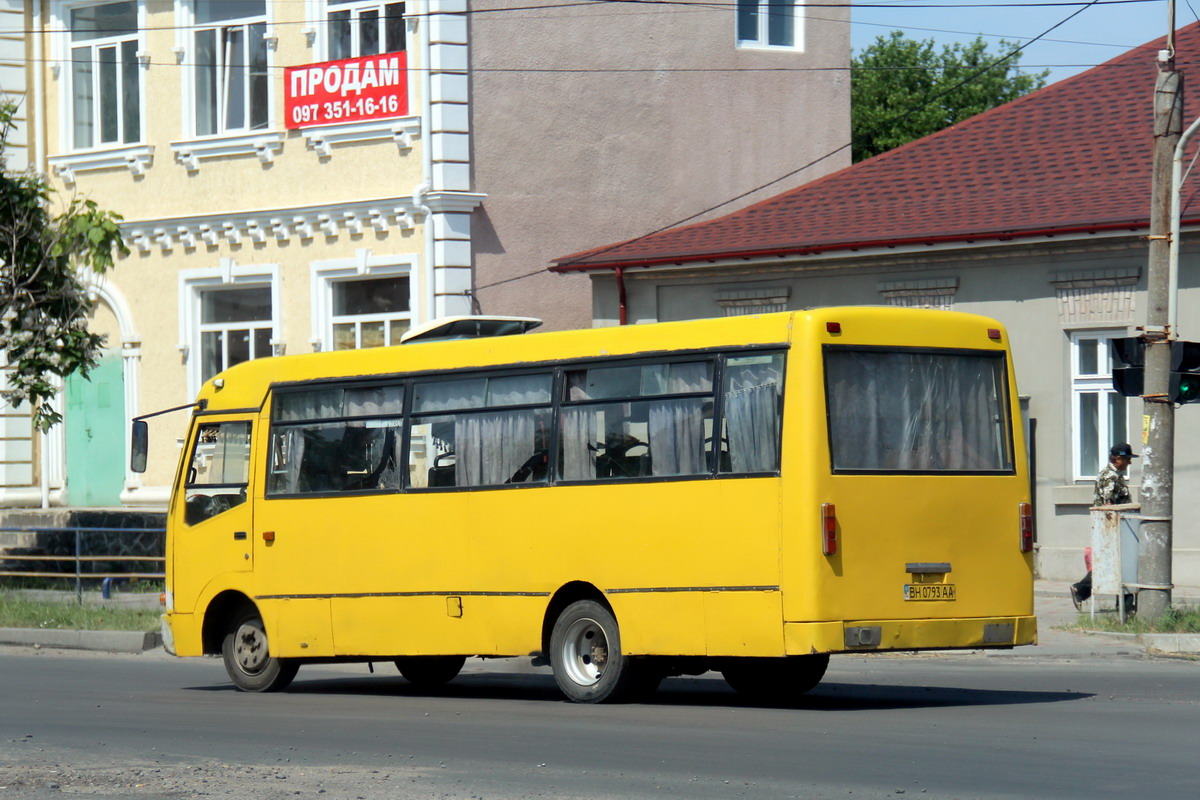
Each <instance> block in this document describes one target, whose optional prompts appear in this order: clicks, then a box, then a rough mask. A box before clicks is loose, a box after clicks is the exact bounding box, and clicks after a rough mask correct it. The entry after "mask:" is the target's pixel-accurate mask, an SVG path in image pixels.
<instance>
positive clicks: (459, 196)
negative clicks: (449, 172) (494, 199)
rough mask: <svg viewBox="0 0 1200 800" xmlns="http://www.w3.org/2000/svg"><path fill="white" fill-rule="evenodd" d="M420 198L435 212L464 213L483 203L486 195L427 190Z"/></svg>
mask: <svg viewBox="0 0 1200 800" xmlns="http://www.w3.org/2000/svg"><path fill="white" fill-rule="evenodd" d="M422 199H423V200H424V204H425V205H426V206H428V207H429V210H430V211H432V212H433V213H435V214H452V213H459V214H464V213H470V212H471V211H474V210H475V209H477V208H479V207H480V206H481V205H483V201H484V200H487V195H486V194H484V193H482V192H429V193H428V194H426V195H424V197H423V198H422Z"/></svg>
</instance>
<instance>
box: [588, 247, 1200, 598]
mask: <svg viewBox="0 0 1200 800" xmlns="http://www.w3.org/2000/svg"><path fill="white" fill-rule="evenodd" d="M1146 258H1147V253H1146V247H1145V243H1144V242H1143V241H1141V240H1138V239H1134V238H1131V237H1127V236H1113V237H1084V238H1075V239H1072V240H1068V241H1063V240H1055V241H1053V242H1051V241H1047V242H1045V243H1040V244H1035V245H1009V246H1006V247H975V248H959V249H946V250H939V249H934V248H921V249H920V250H915V251H913V252H912V253H896V252H893V253H889V254H886V255H884V254H881V255H880V256H879V257H877V258H870V257H863V256H861V255H857V256H854V257H847V258H836V259H835V258H819V257H814V258H810V259H805V260H799V261H795V262H792V263H789V264H786V265H780V266H771V267H765V266H759V267H751V266H735V265H724V266H722V265H717V266H714V267H711V268H707V269H698V270H695V269H694V270H664V271H655V270H644V271H643V270H631V271H628V272H627V273H626V284H627V291H628V300H629V318H630V320H631V321H636V322H653V321H668V320H675V319H688V318H696V317H705V316H721V315H723V314H725V313H726V311H727V308H725V307H723V306H722V305H720V303H719V299H720V298H721V297H723V296H725V297H728V296H730V292H733V291H745V290H747V289H751V290H752V289H763V288H771V289H774V290H775V291H774V292H773V294H775V295H787V298H788V299H787V307H788V308H792V309H796V308H805V307H811V306H828V305H841V304H851V305H862V304H880V305H882V304H886V303H889V302H894V297H889V295H888V294H887V293H886V291H885V290H887V289H889V288H890V289H891V290H895V289H896V288H897V286H898V285H900V284H911V285H914V286H917V285H922V284H924V285H938V284H941V285H945V284H954V288H953V294H952V297H951V298H950V299H949V300H948V302H949V303H950V304H951V306H952V307H953V309H954V310H956V311H968V312H972V313H978V314H984V315H987V316H991V317H994V318H996V319H998V320H1000V321H1001V322H1003V323H1004V324H1005V326H1006V327H1007V329H1008V331H1009V335H1010V338H1011V342H1012V347H1013V353H1014V360H1015V363H1016V372H1017V381H1018V386H1019V391H1020V393H1021V395H1022V396H1026V397H1028V409H1029V416H1030V418H1031V420H1032V424H1031V426H1030V428H1031V433H1032V435H1033V443H1034V445H1035V449H1036V450H1035V458H1036V473H1035V494H1034V498H1035V502H1036V506H1037V535H1038V568H1039V572H1040V574H1041V575H1042V576H1043V577H1046V578H1051V579H1057V580H1067V579H1069V580H1076V579H1078V578H1079V577H1080V576H1082V574H1083V571H1084V567H1083V548H1084V547H1086V546H1088V545H1089V544H1090V536H1091V527H1090V525H1091V523H1090V519H1089V516H1088V507H1089V506H1090V505H1091V501H1092V482H1091V481H1087V480H1080V481H1076V480H1075V479H1074V473H1073V465H1072V433H1071V424H1072V423H1071V393H1070V386H1071V364H1070V352H1071V349H1070V336H1071V333H1072V332H1073V331H1093V330H1094V331H1102V332H1107V333H1110V334H1112V333H1115V334H1116V335H1136V327H1137V326H1139V325H1142V324H1144V323H1145V316H1146V295H1145V290H1146V276H1145V272H1146ZM1182 264H1183V268H1182V274H1181V278H1180V287H1181V291H1180V306H1179V308H1180V314H1179V317H1180V331H1179V334H1180V337H1181V338H1182V339H1185V340H1191V341H1197V340H1200V269H1198V267H1200V243H1194V244H1192V245H1191V246H1189V247H1187V248H1185V251H1184V254H1183V259H1182ZM1089 275H1090V276H1098V275H1107V276H1109V279H1111V280H1112V281H1116V282H1119V281H1126V282H1129V283H1130V285H1129V286H1128V293H1129V297H1130V300H1131V303H1128V304H1125V305H1122V306H1120V307H1114V308H1108V309H1107V310H1105V309H1101V308H1099V306H1096V307H1094V308H1093V309H1092V310H1091V311H1087V312H1086V313H1085V312H1084V311H1081V306H1079V305H1078V304H1075V305H1072V304H1071V303H1070V302H1068V301H1067V299H1066V296H1065V294H1066V293H1067V290H1064V286H1065V285H1066V280H1065V279H1068V278H1072V277H1074V278H1077V279H1078V278H1082V277H1083V276H1089ZM1113 276H1126V277H1124V278H1117V277H1113ZM1055 281H1057V282H1055ZM1101 282H1102V281H1101ZM593 287H594V300H595V309H596V315H597V322H598V324H614V322H615V320H614V316H615V308H616V287H615V284H614V282H613V279H612V277H611V276H609V275H598V276H595V277H594V278H593ZM1097 291H1104V290H1103V289H1098V290H1097ZM764 294H770V293H764ZM1141 418H1142V408H1141V402H1140V401H1138V400H1135V399H1131V400H1130V401H1129V402H1128V405H1127V419H1126V424H1127V428H1128V431H1129V440H1130V441H1131V442H1132V443H1133V445H1134V448H1135V450H1140V448H1141V438H1140V432H1141V430H1142V425H1141ZM1175 452H1176V476H1175V481H1176V482H1175V527H1174V553H1175V558H1174V570H1175V581H1176V582H1177V583H1180V584H1183V585H1197V584H1200V522H1198V520H1200V406H1197V405H1188V406H1183V407H1181V408H1179V409H1178V410H1177V412H1176V444H1175ZM1140 468H1141V465H1140V463H1139V462H1138V461H1135V462H1134V465H1133V467H1132V470H1131V472H1130V476H1129V478H1130V484H1131V486H1132V487H1133V488H1134V495H1135V498H1136V494H1137V491H1136V490H1137V486H1138V484H1139V483H1140V479H1141V473H1140Z"/></svg>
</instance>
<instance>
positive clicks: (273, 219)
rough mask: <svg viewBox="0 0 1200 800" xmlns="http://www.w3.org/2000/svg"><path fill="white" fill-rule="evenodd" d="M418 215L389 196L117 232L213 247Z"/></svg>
mask: <svg viewBox="0 0 1200 800" xmlns="http://www.w3.org/2000/svg"><path fill="white" fill-rule="evenodd" d="M419 216H420V212H419V211H418V209H417V207H416V205H415V204H414V203H413V199H412V198H411V197H388V198H380V199H375V200H356V201H351V202H346V203H324V204H322V205H319V206H294V207H292V208H271V209H263V210H256V211H231V212H223V213H217V214H203V215H196V216H190V217H171V218H163V219H153V220H126V221H124V222H122V223H121V234H122V235H123V236H124V237H125V241H126V242H128V243H129V245H130V246H131V247H132V248H133V249H134V250H136V251H138V252H141V253H148V252H150V251H151V250H153V249H155V248H158V249H159V250H160V251H162V252H164V253H167V252H170V251H171V250H172V249H174V248H176V247H180V248H183V249H184V250H192V249H195V248H198V247H205V248H209V249H212V248H216V247H218V246H220V244H221V242H222V241H225V242H227V243H229V244H230V245H233V246H241V245H244V244H247V243H249V244H263V243H265V242H266V241H267V239H275V240H276V241H280V242H286V241H290V240H292V239H298V240H300V241H307V240H310V239H314V238H317V237H318V236H322V237H325V238H326V239H333V238H336V237H338V236H341V235H346V236H350V237H359V236H362V235H363V234H364V233H366V232H367V231H368V229H371V230H373V231H375V232H376V233H385V232H387V231H388V230H389V229H391V228H396V229H398V230H400V231H408V230H412V229H413V228H415V227H416V224H417V221H418V220H417V218H418V217H419Z"/></svg>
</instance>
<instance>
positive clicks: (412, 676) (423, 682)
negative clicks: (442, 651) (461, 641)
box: [396, 656, 467, 689]
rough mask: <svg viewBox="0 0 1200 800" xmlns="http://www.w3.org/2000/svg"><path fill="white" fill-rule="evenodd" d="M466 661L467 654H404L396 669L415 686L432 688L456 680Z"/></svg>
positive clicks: (399, 659) (398, 660) (397, 660)
mask: <svg viewBox="0 0 1200 800" xmlns="http://www.w3.org/2000/svg"><path fill="white" fill-rule="evenodd" d="M465 663H467V658H466V656H403V657H402V658H397V659H396V669H398V670H400V674H401V675H403V676H404V679H405V680H406V681H408V682H409V683H411V684H412V685H413V686H419V687H421V688H425V689H432V688H435V687H437V686H442V685H444V684H447V683H449V682H450V681H452V680H454V678H455V676H456V675H458V673H459V672H460V671H461V670H462V668H463V664H465Z"/></svg>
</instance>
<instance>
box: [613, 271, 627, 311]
mask: <svg viewBox="0 0 1200 800" xmlns="http://www.w3.org/2000/svg"><path fill="white" fill-rule="evenodd" d="M613 274H614V275H615V276H616V278H617V323H618V324H619V325H628V324H629V312H628V302H627V298H626V296H625V268H624V267H617V268H616V269H614V270H613Z"/></svg>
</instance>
